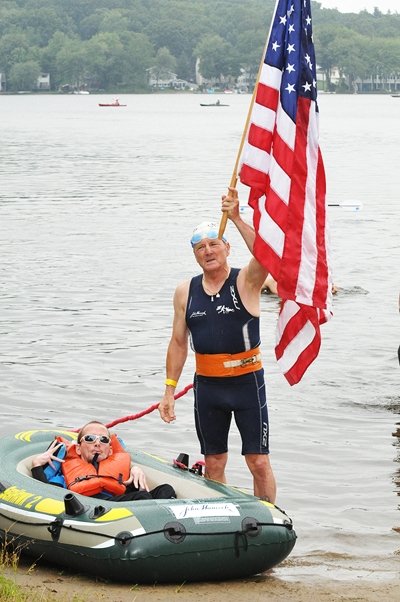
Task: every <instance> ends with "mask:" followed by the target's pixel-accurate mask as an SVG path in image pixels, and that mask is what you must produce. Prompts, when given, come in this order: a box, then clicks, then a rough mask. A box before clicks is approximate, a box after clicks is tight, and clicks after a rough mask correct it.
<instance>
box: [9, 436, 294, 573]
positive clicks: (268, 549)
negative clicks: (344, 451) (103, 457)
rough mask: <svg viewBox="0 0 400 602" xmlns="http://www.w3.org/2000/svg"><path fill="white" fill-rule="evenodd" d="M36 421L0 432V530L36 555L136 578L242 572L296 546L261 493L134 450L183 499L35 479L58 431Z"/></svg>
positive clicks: (152, 475)
mask: <svg viewBox="0 0 400 602" xmlns="http://www.w3.org/2000/svg"><path fill="white" fill-rule="evenodd" d="M56 435H61V436H62V437H64V438H65V439H68V440H70V441H74V440H75V439H76V433H72V432H66V431H43V430H32V431H26V432H21V433H18V434H16V435H15V436H10V437H4V438H3V439H1V440H0V457H1V458H2V461H1V465H0V535H1V537H2V540H3V543H5V544H6V545H12V546H13V547H15V546H16V547H17V548H18V550H20V551H22V552H23V553H26V554H29V555H30V556H32V557H34V558H35V560H37V559H39V558H44V559H46V560H48V561H50V562H52V563H55V564H58V565H61V566H63V567H68V568H70V569H73V570H77V571H79V572H80V573H82V572H85V573H88V574H92V575H97V576H101V577H103V578H107V579H110V580H115V581H120V582H130V583H155V582H158V583H163V582H164V583H167V582H175V583H177V582H179V583H182V582H183V581H211V580H226V579H231V578H243V577H248V576H251V575H255V574H257V573H261V572H263V571H266V570H268V569H270V568H272V567H273V566H275V565H277V564H278V563H280V562H282V560H284V559H285V558H286V557H287V556H288V555H289V554H290V552H291V550H292V549H293V546H294V544H295V541H296V534H295V531H294V529H293V525H292V521H291V520H290V518H289V517H288V516H287V515H286V514H285V512H283V511H282V510H280V509H279V508H278V507H276V506H274V505H273V504H270V503H268V502H265V501H261V500H260V499H258V498H256V497H254V496H253V495H250V494H248V493H246V492H244V491H241V490H239V489H237V488H234V487H229V486H227V485H223V484H221V483H217V482H214V481H210V480H208V479H205V478H204V477H202V476H200V475H198V474H196V471H195V469H189V470H185V469H182V468H181V467H178V466H176V465H173V464H172V463H171V464H169V463H168V462H166V461H164V460H162V459H160V458H156V457H154V456H151V455H148V454H146V453H143V452H140V451H135V452H134V453H132V452H131V453H132V457H133V459H134V462H135V464H138V465H140V466H141V467H142V468H143V470H144V471H145V473H146V477H147V481H148V484H149V485H150V488H153V487H155V486H156V485H158V484H160V483H165V482H168V483H170V484H171V485H172V486H173V487H174V488H175V490H176V493H177V499H168V500H143V501H135V502H128V503H126V502H108V501H105V500H98V499H95V498H90V497H86V496H82V495H78V494H74V493H72V492H71V491H68V490H67V489H63V488H61V487H56V486H54V485H49V484H46V483H42V482H40V481H36V480H34V479H33V478H32V477H31V473H30V467H31V462H32V457H33V456H35V455H37V454H39V453H42V452H43V451H44V450H45V449H46V448H47V446H48V445H49V444H50V443H51V441H52V440H53V438H54V436H56Z"/></svg>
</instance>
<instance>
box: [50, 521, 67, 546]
mask: <svg viewBox="0 0 400 602" xmlns="http://www.w3.org/2000/svg"><path fill="white" fill-rule="evenodd" d="M63 522H64V521H63V519H62V518H56V519H55V520H54V521H53V522H52V523H51V525H49V526H48V527H47V530H48V532H49V533H50V534H51V538H52V540H53V541H58V540H59V538H60V533H61V529H62V526H63Z"/></svg>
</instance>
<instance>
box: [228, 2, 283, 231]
mask: <svg viewBox="0 0 400 602" xmlns="http://www.w3.org/2000/svg"><path fill="white" fill-rule="evenodd" d="M277 7H278V0H276V3H275V9H274V12H273V14H272V19H271V25H270V27H269V32H268V36H267V41H266V42H265V46H264V52H263V53H262V55H261V61H260V65H259V67H258V73H257V78H256V83H255V84H254V89H253V94H252V96H251V100H250V105H249V110H248V112H247V117H246V122H245V125H244V129H243V134H242V138H241V140H240V145H239V150H238V152H237V155H236V161H235V166H234V168H233V172H232V177H231V181H230V184H229V187H230V188H235V187H236V184H237V180H238V168H239V161H240V157H241V155H242V150H243V146H244V143H245V139H246V136H247V132H248V129H249V124H250V119H251V113H252V110H253V105H254V102H255V99H256V93H257V86H258V82H259V81H260V76H261V69H262V67H263V64H264V59H265V55H266V52H267V47H268V41H269V38H270V36H271V30H272V24H273V22H274V18H275V13H276V9H277ZM227 221H228V214H227V212H226V211H224V212H223V214H222V217H221V221H220V224H219V231H218V238H222V236H223V234H224V232H225V228H226V224H227Z"/></svg>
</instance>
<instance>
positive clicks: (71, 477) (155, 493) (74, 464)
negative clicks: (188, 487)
mask: <svg viewBox="0 0 400 602" xmlns="http://www.w3.org/2000/svg"><path fill="white" fill-rule="evenodd" d="M62 449H63V451H64V457H60V456H59V455H57V454H59V453H60V452H61V450H62ZM56 463H61V471H60V470H57V465H56ZM31 470H32V476H33V478H35V479H37V480H38V481H42V482H44V483H52V484H54V485H58V486H61V487H66V488H67V489H69V490H71V491H74V492H75V493H80V494H82V495H88V496H90V497H94V498H98V499H102V500H105V499H106V500H109V501H113V502H129V501H134V500H151V499H157V498H158V499H168V498H175V497H176V494H175V491H174V489H173V487H171V485H168V484H164V485H159V486H158V487H156V488H155V489H152V490H151V491H149V488H148V486H147V483H146V476H145V474H144V472H143V470H142V469H141V468H140V467H139V466H134V465H133V464H132V461H131V456H130V454H129V453H128V452H127V451H126V450H125V449H124V447H123V446H122V445H121V443H120V441H119V440H118V438H117V436H116V435H111V434H110V432H109V430H108V429H107V427H106V426H105V425H104V424H103V423H101V422H98V421H97V420H92V421H91V422H88V423H87V424H85V426H83V427H82V428H81V430H80V431H79V433H78V438H77V443H76V445H74V444H70V443H69V442H67V441H63V440H62V439H61V438H60V437H57V438H56V439H55V440H54V441H53V442H52V444H51V445H50V446H49V448H48V449H47V450H46V451H45V452H44V453H43V454H39V455H38V456H36V457H35V458H34V459H33V461H32V469H31Z"/></svg>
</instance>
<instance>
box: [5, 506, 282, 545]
mask: <svg viewBox="0 0 400 602" xmlns="http://www.w3.org/2000/svg"><path fill="white" fill-rule="evenodd" d="M0 516H1V517H2V518H5V519H7V520H9V521H10V522H11V523H13V524H14V525H15V524H18V525H29V526H30V527H49V528H52V527H54V526H57V527H61V528H63V529H69V530H70V531H75V532H76V533H82V534H85V533H86V534H88V535H96V536H97V537H103V538H109V539H115V541H117V542H119V543H122V544H126V543H127V542H128V541H132V540H133V539H138V538H140V537H148V536H149V535H158V534H159V533H170V534H171V535H174V534H176V533H177V534H180V531H176V530H175V529H173V528H172V527H168V528H164V529H158V530H157V531H148V532H146V533H140V534H139V535H130V536H126V537H118V536H113V535H110V534H109V533H99V532H98V531H87V530H84V529H79V527H75V526H72V525H64V524H60V519H58V518H57V519H56V520H55V521H52V522H49V523H31V522H28V521H22V520H15V519H11V518H10V517H9V516H7V515H5V514H3V513H2V512H0ZM255 525H256V526H255V527H254V528H250V529H246V530H245V531H243V530H242V531H240V530H239V531H238V530H236V531H213V532H207V531H202V532H193V531H185V532H184V535H185V537H186V536H187V535H191V536H198V537H203V536H210V535H218V536H221V535H234V536H235V537H240V536H241V535H246V534H247V533H249V531H252V530H255V529H256V527H284V528H285V529H288V530H291V529H292V528H293V526H292V524H291V523H260V522H258V521H257V522H256V523H255ZM21 535H23V534H22V533H18V534H15V536H16V537H19V536H21Z"/></svg>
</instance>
